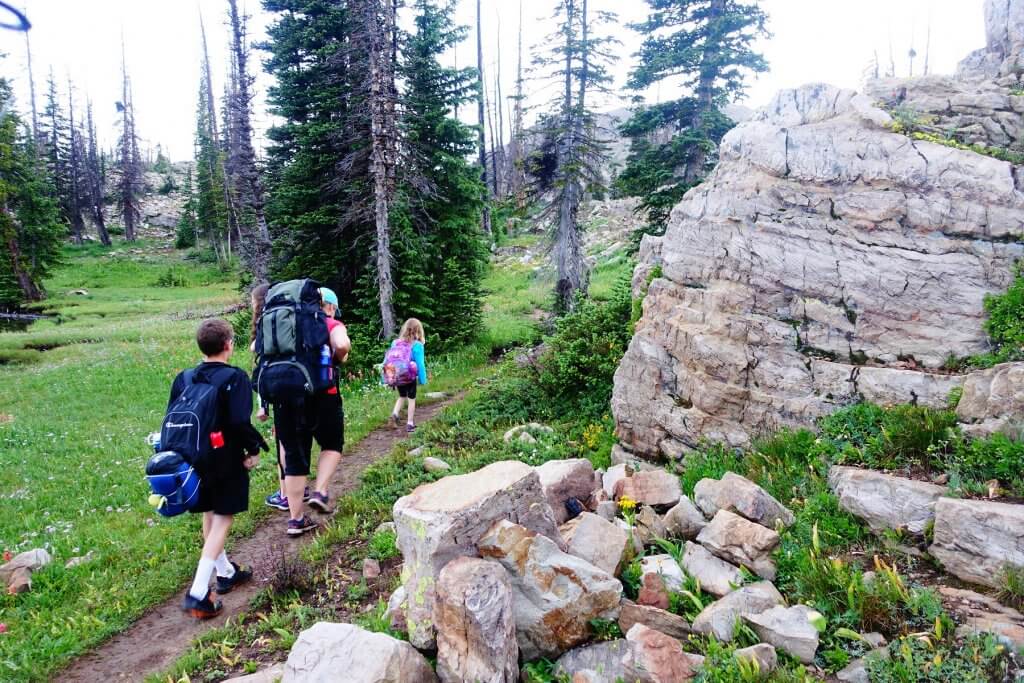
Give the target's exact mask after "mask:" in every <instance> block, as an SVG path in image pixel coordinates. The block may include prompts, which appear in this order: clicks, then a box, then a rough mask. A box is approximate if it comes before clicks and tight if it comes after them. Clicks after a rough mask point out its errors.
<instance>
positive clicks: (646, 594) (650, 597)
mask: <svg viewBox="0 0 1024 683" xmlns="http://www.w3.org/2000/svg"><path fill="white" fill-rule="evenodd" d="M636 602H637V604H638V605H643V606H646V607H656V608H658V609H663V610H668V608H669V599H668V589H667V588H666V587H665V579H663V578H662V577H661V575H660V574H644V576H643V579H642V580H641V583H640V590H639V591H638V592H637V596H636Z"/></svg>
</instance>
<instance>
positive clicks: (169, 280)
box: [154, 267, 191, 287]
mask: <svg viewBox="0 0 1024 683" xmlns="http://www.w3.org/2000/svg"><path fill="white" fill-rule="evenodd" d="M154 286H155V287H190V286H191V283H189V280H188V276H187V275H185V273H183V272H181V271H180V270H178V269H177V268H174V267H170V268H168V269H167V270H165V271H164V272H163V273H161V275H160V277H158V278H157V280H156V282H155V283H154Z"/></svg>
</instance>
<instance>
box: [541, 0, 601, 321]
mask: <svg viewBox="0 0 1024 683" xmlns="http://www.w3.org/2000/svg"><path fill="white" fill-rule="evenodd" d="M555 19H556V20H557V21H558V22H559V29H558V32H557V34H556V35H555V36H552V38H551V39H550V40H549V41H547V42H548V44H549V45H550V48H549V49H548V50H546V51H545V52H542V53H539V54H538V55H537V56H536V57H535V60H534V61H535V63H536V64H537V66H538V67H540V68H546V69H549V75H550V76H551V77H554V78H557V79H558V80H559V81H560V82H561V86H562V87H561V92H560V94H559V96H558V97H557V98H556V100H555V101H554V103H553V105H554V106H553V109H554V110H555V112H557V113H556V114H555V115H553V116H550V117H548V118H547V119H546V123H547V128H546V129H545V130H542V131H541V133H542V135H543V136H545V137H548V138H550V139H552V140H553V141H554V144H555V149H556V166H555V178H554V192H553V193H552V194H551V198H550V200H549V201H548V202H547V204H546V206H545V207H544V213H543V215H544V217H545V218H547V219H548V220H549V221H550V222H551V223H553V225H554V227H555V239H554V242H555V244H554V258H555V266H556V269H557V272H558V275H557V277H558V280H557V282H556V285H555V297H556V306H557V308H558V310H560V311H563V312H564V311H571V310H573V308H574V307H575V305H576V299H577V297H578V296H579V295H580V294H585V293H586V290H587V274H586V272H585V270H586V268H585V264H584V262H583V253H582V249H581V241H582V240H581V237H580V232H581V227H580V224H579V207H580V204H581V203H582V201H583V196H584V193H585V192H586V191H587V190H588V188H592V187H598V186H599V185H600V183H601V174H600V168H601V166H603V164H604V160H605V158H606V157H607V146H606V143H605V142H604V141H603V140H602V139H601V137H600V132H599V131H598V130H597V127H596V125H595V123H594V112H593V111H592V110H591V109H590V108H589V107H588V105H587V95H588V94H589V93H593V92H594V91H598V92H602V91H605V92H606V91H607V87H608V83H610V82H611V77H610V76H609V74H608V70H607V65H608V64H609V63H610V62H611V60H612V56H611V54H610V53H609V51H608V46H609V45H610V44H611V43H613V42H614V41H613V40H612V39H610V38H608V37H602V36H598V35H596V34H595V33H594V31H595V28H598V27H599V26H600V25H601V24H605V23H609V22H611V21H613V20H614V15H611V14H608V13H604V12H601V13H597V14H596V15H594V16H592V15H591V14H590V12H589V8H588V6H587V0H560V1H559V3H558V6H557V9H556V12H555Z"/></svg>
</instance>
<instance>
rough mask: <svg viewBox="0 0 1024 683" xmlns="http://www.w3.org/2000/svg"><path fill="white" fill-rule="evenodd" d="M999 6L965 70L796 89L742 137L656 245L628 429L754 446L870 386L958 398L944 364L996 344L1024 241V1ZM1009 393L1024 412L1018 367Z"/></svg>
mask: <svg viewBox="0 0 1024 683" xmlns="http://www.w3.org/2000/svg"><path fill="white" fill-rule="evenodd" d="M996 5H1000V7H996ZM986 7H987V10H986V16H987V20H988V24H989V26H988V36H989V44H988V46H987V48H986V50H984V51H982V52H981V53H977V54H975V55H972V56H971V57H970V58H969V59H968V60H967V62H966V63H965V65H964V66H963V67H962V68H961V70H960V73H959V74H958V75H957V76H956V77H955V78H949V77H942V78H925V79H916V80H903V81H898V82H895V81H884V82H878V83H874V84H872V85H871V86H870V87H869V88H868V94H858V93H855V92H853V91H849V90H841V89H839V88H835V87H832V86H829V85H822V84H817V85H809V86H805V87H803V88H800V89H797V90H787V91H783V92H781V93H779V94H778V95H777V96H776V97H775V99H774V100H773V101H772V103H771V104H770V105H769V106H767V107H766V108H764V109H763V110H761V111H760V112H758V113H757V114H756V115H755V116H754V117H753V119H752V120H750V121H748V122H746V123H744V124H742V125H740V126H738V127H737V128H735V129H734V130H733V131H731V132H730V133H729V134H728V135H727V136H726V137H725V139H724V140H723V142H722V145H721V160H720V163H719V166H718V168H717V169H716V171H715V172H714V173H713V174H712V176H711V177H710V178H709V179H708V180H707V182H705V183H704V184H703V185H701V186H700V187H698V188H696V189H694V190H693V191H691V192H690V193H689V194H688V195H687V196H686V197H685V199H684V200H683V201H682V202H681V203H680V204H679V205H678V206H676V208H675V209H674V211H673V213H672V217H671V220H670V224H669V226H668V230H667V233H666V235H665V236H664V237H663V238H652V237H647V238H645V240H644V242H643V245H642V248H641V254H640V264H639V266H638V268H637V271H636V275H635V279H634V287H635V289H636V293H637V294H638V295H639V294H642V293H643V290H644V289H645V288H647V284H648V282H650V286H649V290H648V291H647V294H646V299H645V301H644V313H643V317H642V318H641V320H640V321H639V323H638V324H637V326H636V334H635V336H634V338H633V340H632V343H631V344H630V347H629V350H628V351H627V353H626V355H625V357H624V359H623V361H622V364H621V365H620V367H619V370H618V372H617V374H616V378H615V394H614V397H613V400H612V409H613V412H614V415H615V419H616V425H617V431H618V434H619V437H620V438H621V439H622V441H623V442H624V444H625V445H626V446H628V447H631V448H632V449H634V450H635V451H637V452H639V453H643V454H647V455H658V454H659V453H660V454H664V455H668V454H672V455H678V454H679V453H681V452H682V450H684V449H685V448H687V447H694V446H696V445H697V444H698V443H699V442H700V441H701V440H702V439H710V440H715V441H723V442H726V443H728V444H730V445H734V446H742V445H746V444H747V443H749V442H750V440H751V439H752V438H753V437H755V436H757V435H759V434H762V433H765V432H768V431H771V430H774V429H777V428H779V427H783V426H795V425H809V424H811V423H812V421H813V420H814V419H815V418H818V417H820V416H822V415H824V414H827V413H829V412H831V411H832V410H834V409H835V408H836V407H838V406H841V405H844V404H847V403H850V402H853V401H856V400H861V399H866V400H869V401H873V402H876V403H881V404H894V403H917V404H922V405H929V406H942V405H945V403H946V401H947V396H948V395H949V393H950V391H951V390H953V389H954V388H955V387H959V386H961V385H963V384H964V382H965V377H964V376H961V375H955V374H950V373H948V372H946V371H944V370H943V367H944V365H946V364H947V360H948V359H949V358H950V357H954V358H963V357H966V356H971V355H973V354H978V353H982V352H984V351H986V350H987V346H988V340H987V336H986V334H985V332H984V330H983V329H982V323H983V321H984V316H985V313H984V310H983V299H984V297H985V295H986V294H991V293H998V292H1002V291H1005V289H1006V288H1007V286H1008V285H1009V284H1010V282H1011V281H1012V278H1013V268H1014V263H1015V262H1016V261H1017V260H1018V259H1020V258H1021V257H1022V256H1024V192H1022V190H1024V173H1022V170H1021V168H1020V167H1018V166H1015V165H1014V164H1013V163H1010V162H1009V161H1004V160H1001V159H1003V158H1011V159H1015V152H1014V150H1013V149H1012V148H1013V147H1014V146H1016V145H1018V144H1020V141H1021V135H1022V126H1021V112H1024V98H1022V97H1021V96H1020V90H1019V89H1018V88H1019V87H1020V83H1019V81H1018V80H1017V79H1018V77H1019V70H1018V69H1017V67H1016V65H1017V63H1018V61H1019V59H1020V54H1021V52H1020V50H1021V46H1022V45H1024V20H1022V19H1024V1H1019V0H1012V1H1011V2H1009V3H1007V2H1005V1H1004V2H999V3H997V2H994V1H992V0H990V1H989V2H987V3H986ZM1006 29H1008V30H1006ZM887 98H888V99H887ZM880 100H886V101H880ZM886 102H888V104H887V103H886ZM908 112H909V113H908ZM908 118H909V119H916V121H917V123H915V121H914V120H911V121H910V122H908V121H907V119H908ZM917 125H920V126H921V128H920V129H919V128H917V127H915V126H917ZM936 129H938V130H942V131H944V137H942V138H940V136H937V135H933V134H931V133H929V132H928V131H929V130H936ZM971 145H975V146H974V147H972V146H971ZM995 157H1000V158H995ZM1010 372H1016V376H1017V377H1019V376H1020V373H1019V371H1016V370H1014V368H1013V367H1010V368H1007V367H1003V368H997V369H996V370H994V371H988V375H989V376H991V375H993V374H1000V373H1002V375H1003V376H1004V378H1005V377H1006V376H1007V373H1010ZM967 382H968V385H969V387H971V388H972V389H971V390H972V391H973V390H974V388H976V387H981V389H980V391H982V392H983V394H984V395H983V396H982V397H981V398H980V399H979V401H978V402H977V405H979V406H981V405H984V407H983V408H977V410H975V409H974V408H966V407H965V408H964V409H963V410H964V412H966V413H971V414H967V415H962V417H964V418H966V419H968V420H969V421H971V422H986V421H987V422H988V423H989V425H995V424H997V423H998V424H999V425H1002V426H1004V427H1005V426H1006V424H1007V421H1008V420H1007V418H1006V417H1005V416H1002V417H1001V416H999V415H996V414H994V413H998V412H999V411H1001V410H1006V409H1008V408H1010V407H1011V406H1010V404H1008V403H1007V402H1006V400H1003V401H990V400H989V395H988V393H985V392H986V388H985V387H990V386H991V382H989V384H986V381H985V380H984V379H983V378H973V379H967ZM1004 385H1005V382H1004ZM1002 391H1003V392H1004V393H1003V396H1004V397H1005V396H1009V397H1014V396H1016V397H1018V398H1017V399H1012V398H1010V399H1008V400H1010V401H1011V403H1012V401H1013V400H1017V401H1018V403H1016V404H1015V407H1016V409H1017V410H1018V411H1019V409H1020V403H1019V397H1020V396H1021V395H1022V394H1024V392H1022V391H1021V390H1020V386H1019V384H1018V385H1017V388H1016V389H1013V388H1007V387H1006V386H1004V387H1003V389H1002ZM1007 392H1008V393H1007ZM996 403H1000V404H1001V405H1000V407H997V406H996V405H995V404H996ZM972 411H974V412H973V413H972ZM978 411H981V412H984V413H985V414H984V415H979V414H977V412H978Z"/></svg>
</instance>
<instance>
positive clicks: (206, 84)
mask: <svg viewBox="0 0 1024 683" xmlns="http://www.w3.org/2000/svg"><path fill="white" fill-rule="evenodd" d="M199 27H200V32H201V34H202V50H203V52H202V59H201V65H200V71H199V105H198V107H197V108H196V135H195V160H196V180H195V185H196V189H195V212H196V217H195V221H196V225H195V229H194V231H195V233H196V236H197V238H198V237H199V236H202V237H204V238H205V239H206V240H207V242H208V243H209V245H210V247H211V248H212V249H213V251H214V253H215V254H216V255H217V259H218V261H220V262H222V263H223V262H226V261H227V260H228V259H229V258H230V240H229V228H228V209H227V199H228V194H227V187H226V183H225V180H224V154H223V153H222V151H221V149H220V139H219V135H218V131H217V103H216V102H215V101H214V97H213V82H212V74H211V70H210V57H209V52H208V51H207V47H206V28H205V26H204V25H203V21H202V17H200V19H199Z"/></svg>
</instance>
